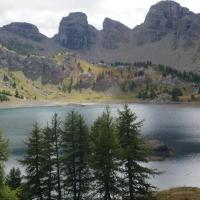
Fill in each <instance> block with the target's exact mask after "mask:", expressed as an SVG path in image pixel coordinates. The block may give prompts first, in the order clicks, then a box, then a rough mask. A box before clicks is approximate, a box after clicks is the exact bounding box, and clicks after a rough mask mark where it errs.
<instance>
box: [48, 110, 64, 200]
mask: <svg viewBox="0 0 200 200" xmlns="http://www.w3.org/2000/svg"><path fill="white" fill-rule="evenodd" d="M60 126H61V122H60V120H59V119H58V115H57V114H54V116H53V119H52V127H51V129H52V134H53V140H54V141H55V144H54V145H55V151H54V153H55V166H56V176H55V179H56V183H55V184H56V186H55V187H56V192H57V199H56V200H62V190H61V174H60V152H61V150H60V137H61V127H60Z"/></svg>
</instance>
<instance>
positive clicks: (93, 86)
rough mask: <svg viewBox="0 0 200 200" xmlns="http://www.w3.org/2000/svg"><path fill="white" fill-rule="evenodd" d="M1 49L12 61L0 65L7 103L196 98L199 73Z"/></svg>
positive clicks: (0, 95) (1, 95) (0, 89)
mask: <svg viewBox="0 0 200 200" xmlns="http://www.w3.org/2000/svg"><path fill="white" fill-rule="evenodd" d="M3 53H5V54H6V55H9V56H7V57H6V61H7V62H6V64H7V65H8V66H9V63H11V66H12V67H3V66H2V67H1V68H0V101H2V102H3V101H4V102H5V101H6V103H7V104H8V103H13V102H14V103H17V102H21V103H25V102H29V101H33V102H41V101H43V102H59V103H68V102H69V103H80V102H109V101H115V102H116V101H117V102H136V101H137V102H154V103H156V102H171V101H172V100H173V101H184V102H188V101H196V102H199V101H200V89H199V83H200V76H198V75H196V74H193V73H189V72H187V73H186V72H179V71H177V70H173V69H172V68H169V67H165V66H156V65H152V64H151V63H150V62H143V63H135V64H129V63H114V64H106V63H98V64H94V63H89V62H87V61H85V60H82V59H80V57H78V56H76V55H74V54H70V53H59V54H56V55H53V56H29V57H28V56H27V57H26V56H23V57H21V56H19V57H18V56H17V55H16V54H13V53H11V52H7V50H6V49H5V50H3ZM29 59H30V63H29ZM1 61H2V60H1ZM2 62H3V61H2ZM23 62H25V63H26V65H25V66H23V67H22V70H21V68H20V67H19V66H20V65H23ZM48 62H50V65H48ZM54 65H56V66H55V68H54ZM44 66H45V67H44ZM8 100H9V101H8Z"/></svg>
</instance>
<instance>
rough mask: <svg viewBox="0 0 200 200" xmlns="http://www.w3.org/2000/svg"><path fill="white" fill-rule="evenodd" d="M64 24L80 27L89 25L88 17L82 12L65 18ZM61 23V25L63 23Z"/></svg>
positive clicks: (73, 13)
mask: <svg viewBox="0 0 200 200" xmlns="http://www.w3.org/2000/svg"><path fill="white" fill-rule="evenodd" d="M62 22H63V23H64V22H71V23H76V24H80V25H88V21H87V15H86V14H85V13H82V12H72V13H70V14H69V15H68V17H64V18H63V19H62ZM62 22H61V23H62Z"/></svg>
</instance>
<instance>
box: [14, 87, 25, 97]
mask: <svg viewBox="0 0 200 200" xmlns="http://www.w3.org/2000/svg"><path fill="white" fill-rule="evenodd" d="M15 97H16V98H18V99H23V98H24V96H23V95H20V94H19V91H18V90H17V89H16V90H15Z"/></svg>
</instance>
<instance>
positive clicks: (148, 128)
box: [0, 104, 200, 189]
mask: <svg viewBox="0 0 200 200" xmlns="http://www.w3.org/2000/svg"><path fill="white" fill-rule="evenodd" d="M120 108H122V105H120V104H112V105H110V110H111V112H112V115H113V116H114V117H116V116H117V110H118V109H120ZM130 108H131V109H132V110H133V111H134V112H136V114H137V115H138V117H139V119H145V122H144V126H143V128H142V134H144V135H145V136H147V137H149V138H153V139H159V140H161V141H162V142H164V143H165V144H167V145H168V146H170V147H172V148H174V149H175V151H176V156H174V157H173V158H170V159H167V160H165V161H159V162H157V161H156V162H150V163H148V166H150V167H152V168H157V169H158V170H159V171H162V172H163V173H162V174H161V175H159V176H156V177H155V178H152V180H150V181H151V182H152V183H153V184H155V185H156V186H157V187H158V188H160V189H166V188H170V187H175V186H197V187H200V107H198V106H189V105H149V104H148V105H145V104H135V105H134V104H130ZM72 109H75V110H77V111H79V112H80V113H81V114H83V115H84V116H85V119H86V121H87V123H88V124H89V125H91V124H92V122H93V121H94V120H95V119H96V118H97V117H98V116H99V115H100V114H101V113H102V112H103V111H104V110H105V105H87V106H78V105H71V106H55V107H34V108H16V109H0V128H1V129H2V130H3V133H4V135H5V136H6V137H7V138H8V139H9V140H10V151H11V155H10V159H9V161H8V162H7V163H6V171H8V170H9V169H10V168H11V167H13V166H20V165H19V163H18V162H17V160H18V159H20V158H22V156H23V151H24V141H25V140H26V139H27V137H28V135H29V133H30V131H31V128H32V124H33V123H34V122H36V121H37V122H38V123H39V124H40V125H41V126H45V125H46V123H47V121H49V120H51V117H52V115H53V114H54V113H55V112H56V113H58V115H59V116H60V117H61V118H64V116H65V115H66V114H67V113H68V112H69V111H70V110H72Z"/></svg>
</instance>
